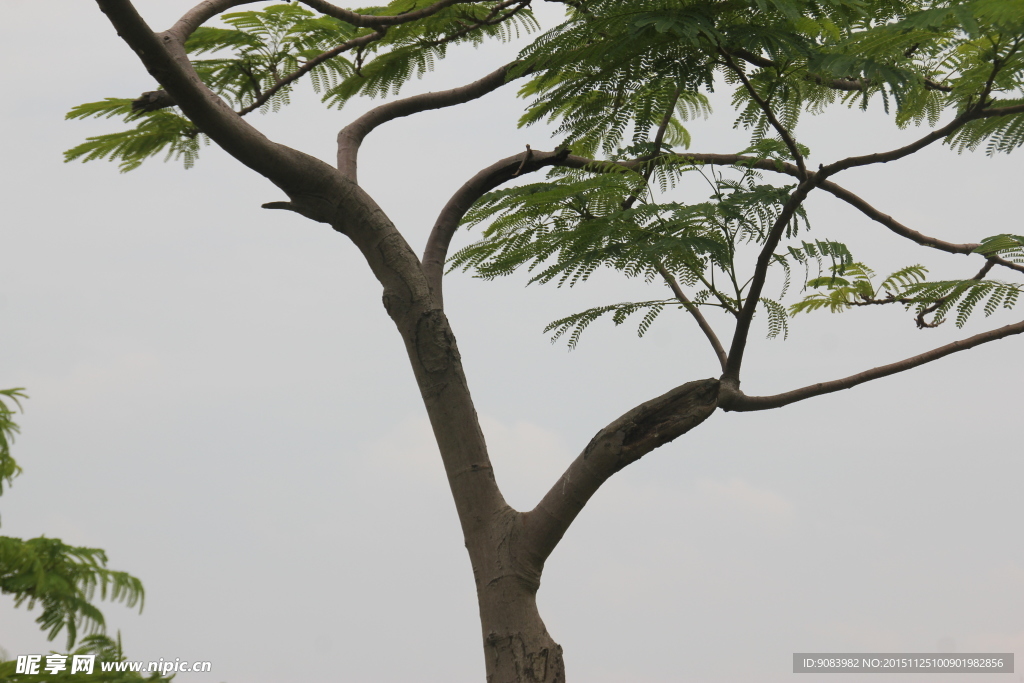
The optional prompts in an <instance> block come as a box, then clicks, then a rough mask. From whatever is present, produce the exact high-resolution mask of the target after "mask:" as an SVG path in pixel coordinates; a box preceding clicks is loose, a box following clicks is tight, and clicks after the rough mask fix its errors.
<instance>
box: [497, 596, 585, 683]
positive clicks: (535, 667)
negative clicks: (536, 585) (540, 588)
mask: <svg viewBox="0 0 1024 683" xmlns="http://www.w3.org/2000/svg"><path fill="white" fill-rule="evenodd" d="M478 588H479V590H480V591H481V592H480V593H479V596H478V597H479V599H480V621H481V624H482V625H483V630H484V657H485V658H486V665H487V683H565V663H564V662H563V660H562V648H561V646H560V645H559V644H558V643H556V642H555V641H554V639H552V637H551V636H550V634H548V631H547V628H545V627H544V622H543V621H542V620H541V618H540V613H539V612H538V611H537V600H536V595H537V592H536V590H534V589H532V587H530V586H525V585H522V584H518V583H517V582H516V581H515V580H514V579H506V580H500V581H498V582H497V583H493V584H490V585H487V586H480V587H478Z"/></svg>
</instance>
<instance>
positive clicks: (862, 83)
mask: <svg viewBox="0 0 1024 683" xmlns="http://www.w3.org/2000/svg"><path fill="white" fill-rule="evenodd" d="M729 54H731V55H734V56H736V57H739V58H740V59H742V60H743V61H745V62H749V63H750V64H753V65H754V66H759V67H761V68H762V69H779V68H780V65H779V63H778V62H776V61H773V60H771V59H768V58H766V57H761V56H760V55H755V54H754V53H753V52H750V51H748V50H744V49H742V48H733V49H730V50H729ZM911 54H912V53H911ZM909 56H910V55H909V54H908V55H907V57H909ZM804 78H806V79H807V80H809V81H813V82H814V83H817V84H818V85H823V86H825V87H826V88H832V89H833V90H844V91H847V92H852V91H859V90H864V89H865V88H867V87H868V86H870V85H871V80H870V79H867V78H827V77H825V76H820V75H818V74H813V73H808V74H806V75H805V76H804ZM922 82H923V83H924V87H925V89H927V90H939V91H941V92H952V91H953V88H952V87H950V86H948V85H943V84H942V83H939V82H937V81H934V80H932V79H930V78H925V79H924V80H923V81H922Z"/></svg>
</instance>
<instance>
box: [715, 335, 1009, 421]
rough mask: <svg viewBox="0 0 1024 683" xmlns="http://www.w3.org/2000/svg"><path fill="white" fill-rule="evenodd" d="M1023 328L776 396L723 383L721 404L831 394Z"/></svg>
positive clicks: (742, 407)
mask: <svg viewBox="0 0 1024 683" xmlns="http://www.w3.org/2000/svg"><path fill="white" fill-rule="evenodd" d="M1022 332H1024V321H1022V322H1019V323H1015V324H1013V325H1007V326H1005V327H1000V328H999V329H995V330H990V331H989V332H982V333H981V334H976V335H974V336H973V337H968V338H967V339H961V340H960V341H955V342H953V343H951V344H946V345H945V346H940V347H939V348H937V349H932V350H931V351H927V352H925V353H922V354H920V355H917V356H912V357H910V358H906V359H904V360H901V361H898V362H896V363H890V364H889V365H882V366H880V367H877V368H872V369H871V370H866V371H865V372H861V373H859V374H856V375H850V376H849V377H844V378H843V379H837V380H833V381H831V382H820V383H818V384H812V385H810V386H806V387H803V388H802V389H795V390H793V391H787V392H786V393H783V394H776V395H774V396H747V395H745V394H743V393H742V392H740V391H739V390H738V389H734V388H731V387H726V386H725V385H723V387H722V391H721V395H720V398H719V405H720V407H721V408H722V409H723V410H734V411H751V410H768V409H770V408H780V407H782V406H785V405H789V404H790V403H796V402H797V401H803V400H804V399H808V398H812V397H814V396H821V395H822V394H831V393H833V392H836V391H841V390H843V389H849V388H851V387H855V386H857V385H858V384H863V383H864V382H870V381H871V380H873V379H879V378H881V377H888V376H889V375H895V374H896V373H898V372H904V371H905V370H910V369H912V368H916V367H918V366H919V365H924V364H925V363H930V362H932V361H934V360H938V359H939V358H944V357H945V356H948V355H950V354H952V353H956V352H957V351H966V350H968V349H973V348H974V347H975V346H979V345H981V344H985V343H987V342H990V341H995V340H996V339H1002V338H1003V337H1009V336H1011V335H1014V334H1020V333H1022Z"/></svg>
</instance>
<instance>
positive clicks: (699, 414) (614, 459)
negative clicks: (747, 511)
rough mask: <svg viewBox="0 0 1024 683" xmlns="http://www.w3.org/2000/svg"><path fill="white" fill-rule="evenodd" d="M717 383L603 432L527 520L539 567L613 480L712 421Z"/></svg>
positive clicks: (676, 395)
mask: <svg viewBox="0 0 1024 683" xmlns="http://www.w3.org/2000/svg"><path fill="white" fill-rule="evenodd" d="M718 390H719V383H718V380H714V379H705V380H698V381H696V382H688V383H686V384H683V385H682V386H679V387H676V388H675V389H673V390H672V391H669V392H668V393H666V394H663V395H662V396H659V397H657V398H655V399H652V400H650V401H647V402H646V403H642V404H640V405H638V406H637V407H635V408H633V409H632V410H630V411H629V412H627V413H625V414H624V415H622V416H621V417H620V418H618V419H617V420H615V421H614V422H612V423H611V424H609V425H608V426H607V427H605V428H604V429H602V430H601V431H599V432H598V433H597V435H595V436H594V438H593V439H591V440H590V443H589V444H587V447H586V448H585V449H583V452H582V453H581V454H580V455H579V456H578V457H577V458H576V459H575V460H574V461H573V462H572V464H571V465H569V467H568V469H566V471H565V473H564V474H563V475H562V476H561V477H560V478H559V479H558V481H557V482H555V485H554V486H552V487H551V490H550V491H548V492H547V494H545V496H544V498H543V499H541V501H540V503H538V504H537V507H535V508H534V509H533V510H531V511H530V512H527V513H524V514H523V529H524V531H525V534H526V538H525V540H526V541H527V543H526V544H525V546H524V547H525V548H526V549H527V550H528V552H530V553H531V555H532V557H531V560H532V561H533V562H534V563H535V564H537V565H538V566H543V564H544V561H545V560H546V559H547V557H548V556H549V555H550V554H551V551H552V550H554V548H555V546H556V545H557V544H558V541H559V540H561V538H562V536H563V535H564V534H565V532H566V530H567V529H568V528H569V525H571V524H572V522H573V520H574V519H576V516H577V515H578V514H579V513H580V511H581V510H582V509H583V506H584V505H586V503H587V501H588V500H590V498H591V496H593V495H594V493H596V492H597V490H598V488H600V487H601V485H602V484H603V483H604V482H605V481H607V480H608V478H609V477H611V476H612V475H613V474H615V473H616V472H618V471H619V470H621V469H622V468H624V467H626V466H627V465H629V464H631V463H634V462H636V461H637V460H639V459H640V458H642V457H643V456H644V455H646V454H647V453H650V452H651V451H653V450H654V449H655V448H658V447H659V446H662V445H664V444H666V443H669V442H670V441H672V440H674V439H676V438H678V437H679V436H681V435H683V434H685V433H686V432H688V431H690V430H691V429H693V428H694V427H696V426H697V425H699V424H701V423H702V422H704V420H706V419H708V417H710V416H711V414H712V413H714V411H715V407H716V405H717V403H716V402H717V397H718Z"/></svg>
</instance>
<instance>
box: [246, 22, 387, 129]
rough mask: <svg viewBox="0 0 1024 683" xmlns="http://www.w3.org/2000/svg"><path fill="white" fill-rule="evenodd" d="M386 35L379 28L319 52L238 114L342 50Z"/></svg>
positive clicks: (261, 101)
mask: <svg viewBox="0 0 1024 683" xmlns="http://www.w3.org/2000/svg"><path fill="white" fill-rule="evenodd" d="M384 35H385V29H379V30H377V31H374V32H373V33H367V34H366V35H365V36H359V37H358V38H353V39H352V40H347V41H345V42H344V43H342V44H341V45H338V46H336V47H332V48H331V49H330V50H327V51H326V52H323V53H321V54H318V55H317V56H316V57H314V58H313V59H310V60H309V61H308V62H306V63H305V64H303V65H302V66H300V67H299V68H298V69H296V70H295V71H293V72H291V73H290V74H288V75H287V76H284V77H283V78H279V79H278V80H277V82H276V83H274V85H273V87H271V88H270V89H269V90H267V91H266V92H265V93H258V96H257V97H256V99H255V100H253V102H252V104H250V105H249V106H248V107H244V108H242V109H240V110H239V112H238V115H239V116H245V115H246V114H248V113H250V112H253V111H255V110H257V109H259V108H260V107H262V106H263V105H264V104H265V103H266V102H267V101H268V100H270V98H271V97H273V96H274V95H275V94H276V93H278V92H279V91H280V90H281V88H283V87H285V86H286V85H288V84H289V83H294V82H295V81H297V80H299V79H300V78H302V77H303V76H305V75H306V74H308V73H309V72H310V71H312V70H313V69H315V68H316V67H318V66H319V65H321V64H323V63H324V62H326V61H327V60H328V59H333V58H335V57H337V56H338V55H340V54H341V53H342V52H347V51H348V50H351V49H352V48H354V47H364V46H366V45H369V44H370V43H372V42H374V41H376V40H380V39H381V38H383V37H384Z"/></svg>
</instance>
